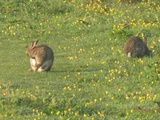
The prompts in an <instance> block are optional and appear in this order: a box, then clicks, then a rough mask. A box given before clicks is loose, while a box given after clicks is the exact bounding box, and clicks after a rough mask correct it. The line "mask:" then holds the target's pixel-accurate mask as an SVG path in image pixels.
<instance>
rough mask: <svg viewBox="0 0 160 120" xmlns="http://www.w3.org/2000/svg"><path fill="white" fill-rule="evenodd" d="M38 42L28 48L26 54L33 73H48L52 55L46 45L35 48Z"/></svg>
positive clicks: (52, 59)
mask: <svg viewBox="0 0 160 120" xmlns="http://www.w3.org/2000/svg"><path fill="white" fill-rule="evenodd" d="M37 43H38V40H36V41H34V42H32V44H31V45H30V46H28V48H27V51H26V54H27V55H28V56H29V57H30V64H31V68H32V70H33V71H38V72H43V71H49V70H50V69H51V67H52V65H53V61H54V53H53V51H52V49H51V48H49V47H48V46H46V45H40V46H36V44H37Z"/></svg>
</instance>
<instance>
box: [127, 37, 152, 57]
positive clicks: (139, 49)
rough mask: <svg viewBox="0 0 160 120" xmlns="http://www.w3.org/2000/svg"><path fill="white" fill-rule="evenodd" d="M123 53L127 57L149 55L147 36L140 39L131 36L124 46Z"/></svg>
mask: <svg viewBox="0 0 160 120" xmlns="http://www.w3.org/2000/svg"><path fill="white" fill-rule="evenodd" d="M124 53H125V55H126V56H127V57H143V56H145V55H149V49H148V47H147V38H146V37H145V38H144V41H142V39H141V38H139V37H131V38H130V39H129V40H128V41H127V42H126V44H125V46H124Z"/></svg>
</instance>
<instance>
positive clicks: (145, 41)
mask: <svg viewBox="0 0 160 120" xmlns="http://www.w3.org/2000/svg"><path fill="white" fill-rule="evenodd" d="M143 42H144V43H145V44H146V45H147V37H144V40H143Z"/></svg>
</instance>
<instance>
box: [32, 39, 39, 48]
mask: <svg viewBox="0 0 160 120" xmlns="http://www.w3.org/2000/svg"><path fill="white" fill-rule="evenodd" d="M37 43H38V40H36V41H34V42H32V44H31V48H32V49H33V48H34V47H35V46H36V44H37Z"/></svg>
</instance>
